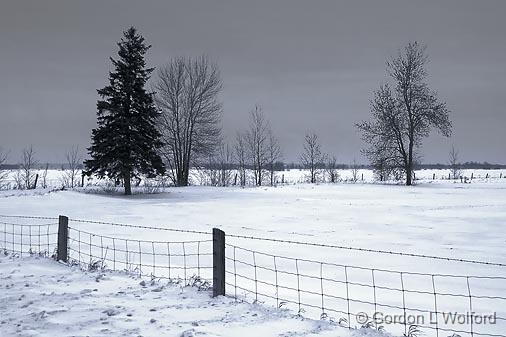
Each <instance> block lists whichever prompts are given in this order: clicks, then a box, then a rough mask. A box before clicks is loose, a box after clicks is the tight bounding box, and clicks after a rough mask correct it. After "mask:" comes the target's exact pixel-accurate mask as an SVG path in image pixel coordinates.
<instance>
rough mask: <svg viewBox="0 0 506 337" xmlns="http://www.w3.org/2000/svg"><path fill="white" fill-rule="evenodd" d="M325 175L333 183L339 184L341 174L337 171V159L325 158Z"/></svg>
mask: <svg viewBox="0 0 506 337" xmlns="http://www.w3.org/2000/svg"><path fill="white" fill-rule="evenodd" d="M325 158H326V160H325V162H326V163H325V173H326V175H327V176H328V181H329V182H331V183H335V182H337V180H338V179H339V173H338V171H337V159H336V157H332V158H331V157H329V156H325Z"/></svg>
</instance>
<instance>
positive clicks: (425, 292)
mask: <svg viewBox="0 0 506 337" xmlns="http://www.w3.org/2000/svg"><path fill="white" fill-rule="evenodd" d="M225 258H226V264H227V266H226V274H227V280H226V285H227V287H228V288H227V293H228V294H230V295H231V296H233V297H235V298H236V299H239V300H246V301H248V300H249V301H253V302H264V303H266V304H273V305H276V306H277V307H286V308H289V309H292V310H294V311H295V312H298V313H299V314H301V315H304V316H309V317H315V318H320V319H327V320H330V321H333V322H337V323H339V324H340V325H343V326H345V327H347V328H360V327H368V328H374V329H378V330H381V329H385V330H386V331H388V332H389V333H392V334H394V335H395V334H396V333H398V334H404V335H409V331H410V329H411V331H413V329H417V330H420V331H422V332H423V333H425V335H429V336H430V335H434V336H437V337H439V336H449V335H452V334H457V335H459V336H492V337H504V336H505V335H504V331H506V297H504V296H499V295H497V294H498V293H501V294H504V293H506V277H501V276H497V277H496V276H479V275H476V276H467V275H457V274H455V275H454V274H436V273H434V274H430V273H418V272H408V271H406V272H405V271H398V270H389V269H373V268H365V267H362V266H354V265H345V264H338V263H330V262H323V261H316V260H308V259H302V258H294V257H288V256H281V255H275V254H270V253H265V252H260V251H257V250H253V249H249V248H244V247H241V246H238V245H232V244H229V243H227V244H226V257H225ZM487 290H488V291H489V292H488V293H487ZM491 290H492V291H493V294H492V293H490V291H491ZM462 315H463V316H462ZM466 315H468V317H466ZM484 315H487V317H488V320H489V321H491V322H493V323H492V324H490V323H489V324H480V322H478V323H477V321H479V320H480V319H482V318H483V317H484ZM489 315H490V317H489ZM492 315H494V316H493V317H492ZM462 317H464V318H466V321H465V322H460V321H459V320H461V319H462Z"/></svg>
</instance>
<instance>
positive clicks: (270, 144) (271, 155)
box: [267, 129, 281, 186]
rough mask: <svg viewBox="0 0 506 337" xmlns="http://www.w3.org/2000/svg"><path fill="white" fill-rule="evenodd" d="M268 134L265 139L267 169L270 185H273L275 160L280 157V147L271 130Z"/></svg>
mask: <svg viewBox="0 0 506 337" xmlns="http://www.w3.org/2000/svg"><path fill="white" fill-rule="evenodd" d="M268 133H269V136H268V139H267V169H268V170H269V178H270V183H271V186H274V180H275V179H274V178H275V171H276V162H278V161H279V160H280V159H281V147H280V146H279V142H278V139H277V138H276V137H275V136H274V134H273V133H272V130H270V129H269V131H268Z"/></svg>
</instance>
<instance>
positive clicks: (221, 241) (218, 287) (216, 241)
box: [213, 228, 225, 297]
mask: <svg viewBox="0 0 506 337" xmlns="http://www.w3.org/2000/svg"><path fill="white" fill-rule="evenodd" d="M220 295H225V232H223V231H222V230H220V229H218V228H213V297H216V296H220Z"/></svg>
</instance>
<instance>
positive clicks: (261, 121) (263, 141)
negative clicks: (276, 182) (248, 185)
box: [246, 105, 270, 186]
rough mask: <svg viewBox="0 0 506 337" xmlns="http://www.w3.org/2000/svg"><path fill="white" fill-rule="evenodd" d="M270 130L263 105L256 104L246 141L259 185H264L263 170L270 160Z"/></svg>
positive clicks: (254, 174) (256, 181) (251, 114)
mask: <svg viewBox="0 0 506 337" xmlns="http://www.w3.org/2000/svg"><path fill="white" fill-rule="evenodd" d="M269 130H270V127H269V123H268V122H267V120H266V119H265V115H264V113H263V111H262V107H260V106H259V105H256V106H255V108H254V109H253V110H252V111H251V112H250V125H249V130H248V132H247V133H246V142H247V146H248V154H249V158H250V161H251V166H252V167H253V176H254V178H255V185H257V186H261V185H262V181H263V179H264V177H263V171H264V170H265V166H266V164H267V162H268V151H269V150H268V146H269V132H270V131H269Z"/></svg>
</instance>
